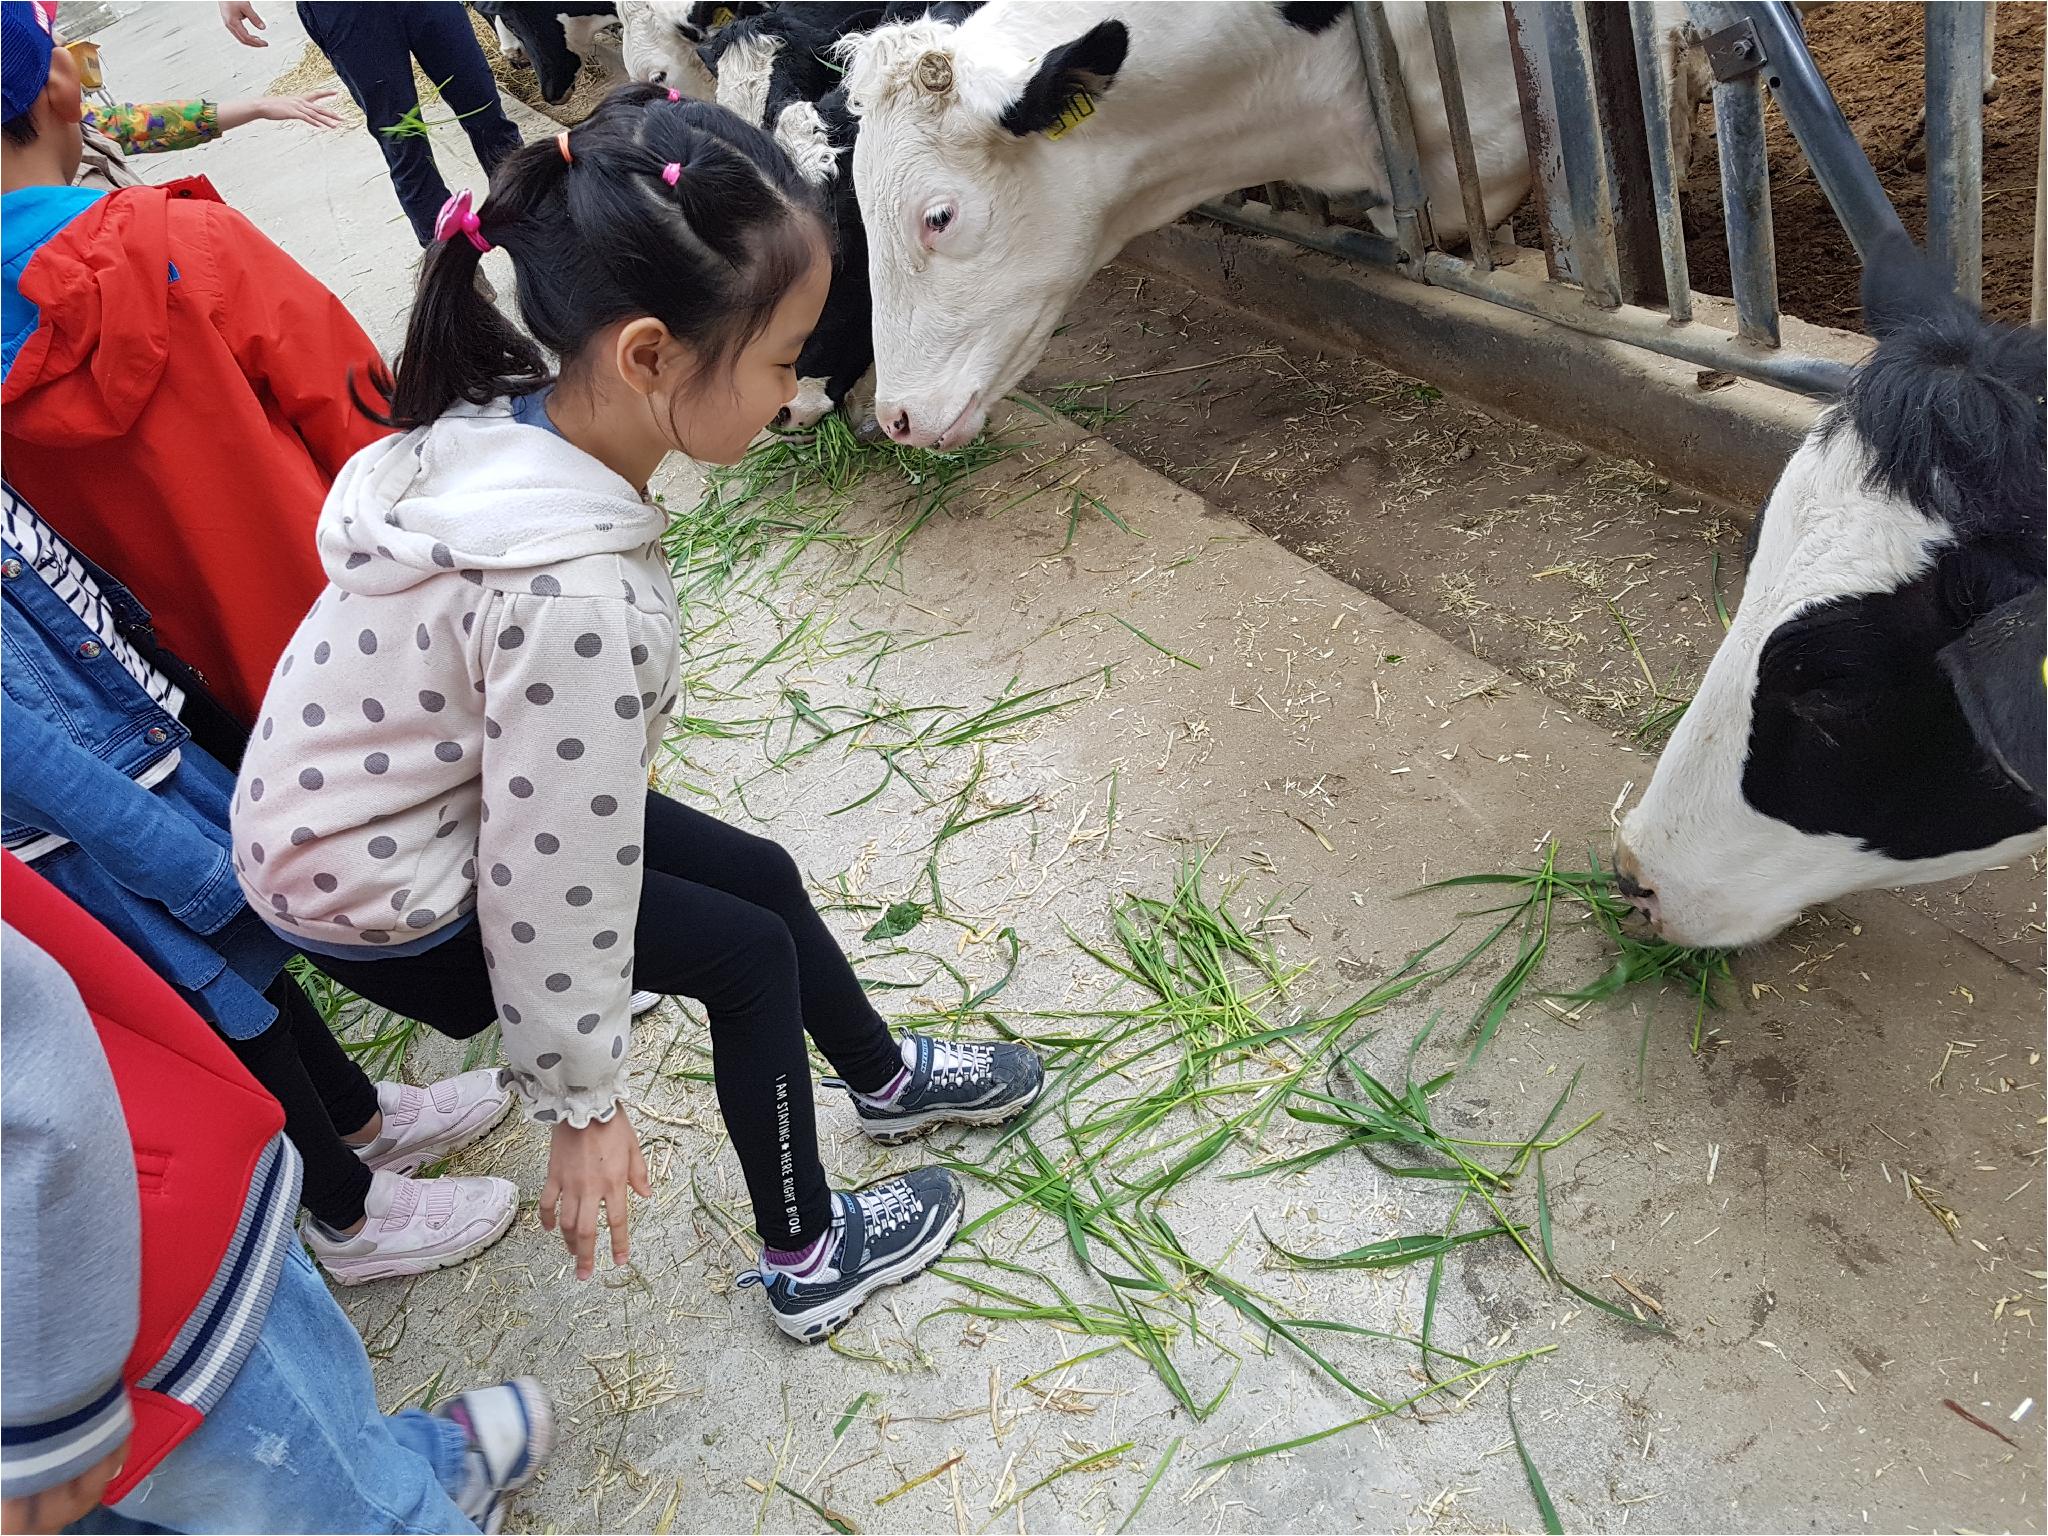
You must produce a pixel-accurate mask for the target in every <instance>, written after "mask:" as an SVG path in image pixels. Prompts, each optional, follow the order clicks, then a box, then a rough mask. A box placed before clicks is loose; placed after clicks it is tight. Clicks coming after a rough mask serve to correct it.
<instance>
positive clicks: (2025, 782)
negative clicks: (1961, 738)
mask: <svg viewBox="0 0 2048 1536" xmlns="http://www.w3.org/2000/svg"><path fill="white" fill-rule="evenodd" d="M1941 666H1942V670H1943V671H1944V672H1946V673H1947V674H1948V678H1949V681H1950V682H1951V683H1953V684H1954V685H1955V690H1956V698H1957V700H1958V701H1959V702H1960V703H1961V704H1962V706H1963V715H1964V718H1966V719H1967V720H1968V721H1969V722H1970V733H1971V734H1972V735H1973V736H1975V737H1976V738H1977V744H1978V746H1980V747H1982V748H1983V749H1984V752H1985V755H1986V756H1988V757H1990V758H1991V759H1992V761H1994V762H1996V763H1997V764H1998V766H1999V767H2000V768H2002V769H2004V770H2005V773H2006V775H2007V776H2008V777H2009V778H2011V779H2012V780H2013V781H2014V782H2015V783H2017V784H2019V785H2020V786H2022V787H2023V788H2024V789H2026V790H2027V791H2028V793H2030V794H2031V795H2032V796H2033V797H2034V799H2035V801H2036V802H2039V801H2040V800H2041V798H2042V793H2043V787H2044V786H2043V780H2044V778H2048V606H2044V594H2043V590H2042V588H2040V587H2033V588H2031V589H2029V590H2028V591H2025V592H2022V593H2021V594H2020V595H2019V596H2018V597H2015V598H2013V599H2011V600H2010V601H2008V602H2006V603H2004V604H2002V605H2000V606H1999V607H1997V608H1994V609H1992V610H1991V612H1989V613H1987V614H1986V615H1984V617H1983V618H1981V619H1979V620H1977V621H1976V622H1975V623H1974V624H1972V625H1971V626H1970V627H1969V628H1968V629H1966V630H1964V631H1963V633H1962V636H1961V637H1960V638H1959V639H1956V640H1952V641H1950V642H1949V643H1948V644H1947V645H1945V646H1943V647H1942V650H1941Z"/></svg>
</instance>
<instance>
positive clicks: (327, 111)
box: [216, 89, 345, 133]
mask: <svg viewBox="0 0 2048 1536" xmlns="http://www.w3.org/2000/svg"><path fill="white" fill-rule="evenodd" d="M335 94H336V93H335V92H334V91H333V90H331V89H330V90H325V91H309V92H307V93H306V94H305V95H304V96H262V97H258V98H256V99H254V100H244V101H224V102H222V103H221V104H220V107H219V109H218V111H217V113H216V120H217V121H218V122H219V123H220V131H221V132H222V133H226V132H227V131H228V130H229V129H230V128H239V127H241V126H242V124H244V123H253V122H255V121H256V120H257V119H258V118H267V119H268V120H269V121H271V122H273V123H293V122H297V123H306V124H308V125H310V126H311V127H314V128H340V127H343V126H345V125H344V124H343V123H342V120H341V116H340V114H339V113H337V112H336V111H335V110H334V109H333V108H332V107H331V106H329V105H328V103H330V102H332V101H333V100H334V98H335Z"/></svg>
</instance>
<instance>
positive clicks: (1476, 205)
mask: <svg viewBox="0 0 2048 1536" xmlns="http://www.w3.org/2000/svg"><path fill="white" fill-rule="evenodd" d="M1423 11H1424V13H1425V14H1426V15H1427V16H1428V18H1429V46H1430V49H1431V51H1433V52H1434V53H1435V54H1436V78H1437V86H1438V88H1439V91H1440V93H1441V94H1442V96H1443V99H1444V120H1445V122H1446V124H1447V125H1448V126H1449V128H1450V132H1451V159H1452V160H1453V161H1455V162H1456V163H1457V167H1458V196H1459V199H1460V200H1461V201H1462V202H1463V203H1464V205H1465V239H1466V241H1467V243H1468V244H1469V245H1470V247H1471V251H1472V261H1473V264H1474V265H1475V266H1477V267H1478V268H1479V269H1480V270H1481V271H1482V272H1491V271H1492V270H1493V226H1491V225H1490V224H1488V223H1487V222H1486V195H1485V193H1484V192H1483V191H1482V190H1481V188H1480V185H1479V157H1478V156H1477V155H1475V154H1474V153H1473V152H1472V119H1471V117H1470V116H1469V115H1468V114H1467V113H1466V111H1465V80H1464V76H1463V75H1461V74H1460V73H1459V71H1458V44H1457V42H1456V40H1455V39H1453V38H1452V36H1451V8H1450V6H1449V5H1448V4H1446V3H1445V0H1428V3H1427V4H1425V5H1424V6H1423Z"/></svg>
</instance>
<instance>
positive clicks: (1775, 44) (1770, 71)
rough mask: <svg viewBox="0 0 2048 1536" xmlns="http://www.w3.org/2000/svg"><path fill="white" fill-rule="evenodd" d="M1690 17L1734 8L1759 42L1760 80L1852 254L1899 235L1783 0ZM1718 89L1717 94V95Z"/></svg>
mask: <svg viewBox="0 0 2048 1536" xmlns="http://www.w3.org/2000/svg"><path fill="white" fill-rule="evenodd" d="M1691 9H1692V11H1693V13H1694V15H1695V16H1697V15H1699V14H1700V12H1701V11H1702V10H1705V11H1708V12H1712V13H1717V14H1720V15H1727V14H1733V13H1739V14H1740V15H1742V16H1744V17H1747V18H1748V19H1749V22H1750V24H1751V25H1752V26H1754V27H1755V28H1756V34H1757V39H1758V41H1759V42H1760V43H1761V44H1762V46H1763V55H1764V67H1763V71H1762V73H1763V76H1764V83H1765V84H1766V85H1768V86H1769V87H1770V88H1771V96H1772V98H1773V99H1774V100H1776V102H1777V103H1778V110H1779V111H1780V112H1782V113H1784V114H1785V124H1786V126H1787V127H1789V128H1790V129H1791V130H1792V136H1793V137H1794V138H1795V139H1797V140H1798V141H1799V147H1800V148H1801V149H1802V150H1804V151H1805V153H1806V159H1807V162H1808V163H1809V164H1810V165H1811V166H1812V167H1813V176H1814V180H1815V181H1817V182H1819V183H1820V189H1821V191H1822V192H1823V193H1824V194H1826V196H1827V200H1828V203H1829V204H1830V206H1832V207H1833V208H1834V210H1835V217H1836V218H1838V219H1840V220H1841V221H1842V228H1843V229H1844V230H1846V231H1848V235H1849V241H1850V243H1851V244H1852V245H1854V246H1855V247H1856V254H1857V255H1858V256H1861V257H1864V258H1866V259H1867V258H1868V257H1869V255H1870V248H1871V245H1872V243H1873V242H1874V241H1876V240H1878V239H1879V238H1881V237H1883V236H1886V235H1893V234H1896V235H1904V234H1905V232H1906V229H1905V226H1904V225H1903V224H1901V223H1900V222H1899V215H1898V211H1897V210H1896V209H1894V208H1893V207H1892V204H1891V199H1890V198H1889V197H1887V196H1885V190H1884V185H1883V183H1881V182H1880V181H1879V180H1878V179H1877V172H1876V171H1874V170H1872V169H1871V168H1870V161H1869V159H1868V158H1867V157H1866V156H1865V155H1864V153H1863V147H1862V145H1860V144H1858V143H1857V142H1856V135H1855V134H1854V133H1852V132H1850V130H1849V123H1848V120H1847V119H1846V118H1844V117H1843V116H1842V109H1841V108H1840V107H1839V106H1837V105H1836V104H1835V98H1834V93H1833V92H1831V91H1829V89H1828V87H1827V82H1826V81H1825V80H1823V79H1821V77H1820V70H1819V69H1818V68H1817V67H1816V66H1815V64H1814V62H1813V55H1812V54H1810V53H1809V52H1807V49H1806V38H1805V35H1804V34H1803V33H1802V32H1801V31H1800V29H1799V18H1798V16H1797V15H1796V13H1795V12H1794V11H1793V9H1792V7H1791V6H1789V5H1787V4H1785V3H1784V0H1750V3H1748V4H1743V5H1713V6H1705V7H1702V6H1701V5H1699V4H1698V3H1697V0H1695V3H1694V4H1693V5H1692V6H1691ZM1717 94H1718V93H1717Z"/></svg>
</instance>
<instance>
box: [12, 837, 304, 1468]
mask: <svg viewBox="0 0 2048 1536" xmlns="http://www.w3.org/2000/svg"><path fill="white" fill-rule="evenodd" d="M0 910H4V912H5V913H6V917H7V922H8V924H9V926H11V927H13V928H14V929H15V930H16V931H17V932H19V933H20V934H21V935H22V936H23V937H25V938H27V939H28V940H29V941H30V942H32V943H34V944H35V945H36V946H37V947H39V948H40V949H42V950H43V951H44V952H45V953H47V954H48V955H49V956H50V958H51V959H53V960H55V961H56V962H57V963H58V964H59V965H61V966H62V967H63V968H64V969H65V971H66V972H67V973H68V974H69V975H70V977H71V982H72V985H74V986H75V987H77V988H78V991H79V995H80V996H81V997H82V998H83V999H84V1000H85V1006H86V1011H87V1012H88V1013H90V1014H91V1015H92V1021H93V1027H94V1028H95V1029H97V1030H98V1031H99V1037H100V1044H101V1046H102V1047H103V1048H104V1049H105V1051H106V1053H107V1065H108V1066H109V1067H111V1068H112V1069H113V1074H114V1089H115V1091H116V1092H117V1093H118V1094H119V1095H120V1096H121V1108H122V1111H123V1113H124V1115H125V1116H126V1118H127V1121H128V1138H129V1140H130V1141H131V1142H132V1143H133V1144H134V1148H135V1173H136V1183H137V1192H138V1195H139V1198H140V1205H141V1212H142V1295H141V1303H142V1306H141V1321H140V1326H139V1327H138V1328H137V1329H136V1333H135V1346H134V1348H133V1349H131V1350H130V1351H129V1354H128V1359H127V1361H126V1363H125V1364H124V1365H123V1366H122V1369H121V1376H122V1379H123V1380H124V1381H125V1382H127V1384H128V1401H129V1407H130V1408H131V1409H132V1410H133V1413H134V1417H135V1428H134V1432H133V1437H132V1439H131V1440H130V1441H129V1448H128V1458H127V1461H126V1462H125V1463H124V1464H123V1466H122V1468H121V1474H120V1476H118V1477H116V1478H115V1479H114V1481H113V1482H112V1483H111V1484H109V1485H108V1487H107V1491H106V1493H105V1495H104V1496H103V1502H105V1503H107V1504H113V1503H115V1502H116V1501H118V1500H120V1499H122V1498H125V1497H126V1496H127V1495H128V1493H129V1492H130V1491H131V1490H132V1489H133V1488H134V1487H135V1485H136V1484H137V1483H139V1482H141V1481H142V1479H143V1478H144V1477H145V1476H147V1475H148V1473H149V1472H150V1470H151V1469H152V1468H153V1467H155V1466H156V1464H157V1463H158V1462H160V1461H162V1460H163V1459H164V1457H165V1456H166V1455H167V1454H169V1452H170V1451H171V1449H172V1447H174V1446H175V1445H176V1444H177V1443H178V1442H179V1441H180V1440H182V1439H184V1438H185V1437H186V1436H187V1435H189V1434H191V1433H192V1431H193V1430H195V1429H197V1428H198V1427H199V1424H200V1420H201V1413H200V1411H199V1410H198V1409H196V1408H194V1407H193V1406H192V1405H191V1404H190V1403H188V1402H183V1401H179V1400H178V1399H177V1398H176V1397H173V1396H167V1395H165V1393H163V1392H155V1391H148V1390H145V1389H144V1388H142V1387H140V1386H137V1385H136V1383H137V1382H139V1381H142V1380H144V1379H146V1378H148V1377H149V1376H150V1374H151V1372H152V1371H153V1370H154V1369H155V1368H156V1367H157V1366H158V1364H159V1362H162V1361H164V1360H165V1358H166V1356H167V1355H168V1353H169V1352H170V1350H171V1348H172V1346H173V1344H174V1343H176V1342H177V1340H178V1334H179V1331H180V1330H181V1329H182V1328H183V1327H184V1326H185V1323H186V1320H187V1319H189V1318H191V1317H192V1316H193V1315H194V1313H195V1312H196V1311H197V1310H198V1309H199V1308H200V1307H201V1306H202V1305H203V1304H204V1303H205V1302H206V1301H207V1291H208V1289H209V1287H210V1286H211V1285H212V1284H213V1281H214V1277H215V1276H216V1275H217V1274H220V1273H221V1271H222V1268H223V1263H224V1261H225V1260H226V1258H227V1256H228V1251H229V1248H230V1245H231V1244H234V1243H236V1242H237V1240H238V1235H237V1225H238V1223H239V1221H240V1219H241V1217H242V1214H243V1211H244V1208H245V1206H247V1205H248V1204H249V1199H250V1193H251V1185H252V1182H253V1181H254V1180H255V1178H256V1176H257V1173H258V1170H259V1168H260V1167H264V1166H268V1165H273V1164H275V1163H276V1161H277V1157H276V1154H274V1153H273V1152H272V1144H273V1143H275V1142H277V1141H278V1133H279V1132H280V1131H282V1130H283V1129H284V1111H283V1110H282V1109H280V1108H278V1104H277V1100H275V1099H273V1098H272V1097H271V1096H270V1095H269V1094H267V1093H265V1092H264V1091H263V1090H262V1089H261V1088H259V1087H258V1086H257V1085H256V1080H255V1079H254V1078H252V1077H250V1076H249V1074H248V1072H247V1071H246V1070H244V1068H243V1066H242V1064H241V1063H240V1062H238V1061H236V1060H235V1058H234V1056H233V1054H232V1053H230V1052H229V1050H228V1048H227V1046H225V1045H224V1044H222V1043H221V1041H220V1039H219V1038H218V1037H217V1036H216V1035H215V1034H214V1032H213V1031H212V1030H211V1029H209V1028H208V1027H207V1025H206V1023H205V1022H204V1021H203V1020H202V1019H201V1018H200V1017H199V1015H198V1014H196V1013H194V1012H193V1011H192V1010H191V1009H190V1008H188V1007H186V1006H185V1004H184V1003H183V1002H182V1001H180V1000H179V998H178V995H177V994H176V993H175V992H173V991H172V990H171V989H170V988H169V987H168V986H166V985H165V984H164V982H163V981H162V980H161V979H159V978H158V976H157V974H156V972H154V971H152V970H151V969H150V968H149V967H148V966H146V965H144V964H143V963H142V961H141V960H139V959H137V958H136V956H135V953H134V952H133V951H132V950H130V949H128V948H127V947H126V946H125V945H123V944H122V943H121V942H120V940H118V939H116V938H115V937H114V936H113V935H112V934H111V933H109V932H107V930H106V929H104V928H102V927H101V926H100V925H99V923H98V922H96V921H95V920H94V919H93V918H92V917H91V916H89V915H88V914H87V913H86V912H85V911H84V909H83V908H81V907H79V906H77V905H76V904H74V903H73V902H72V900H71V898H70V897H68V896H66V895H65V894H64V893H63V892H61V891H59V890H58V889H57V888H56V887H55V886H53V885H51V884H50V883H49V882H48V881H47V880H45V879H43V877H42V876H41V875H39V874H37V873H36V872H35V871H34V870H32V869H30V868H29V867H28V866H27V865H26V864H23V863H22V862H21V861H20V860H19V859H17V858H15V856H14V855H13V854H11V853H9V854H4V855H0ZM284 1155H285V1158H286V1166H287V1167H288V1168H290V1169H292V1170H293V1171H294V1172H293V1176H294V1178H295V1177H296V1173H295V1170H296V1163H294V1162H292V1161H291V1159H290V1154H289V1152H288V1151H287V1152H286V1153H285V1154H284ZM295 1191H296V1185H295V1184H294V1185H293V1186H292V1189H291V1190H282V1191H280V1192H279V1198H285V1197H286V1196H289V1197H290V1200H291V1205H292V1206H296V1204H297V1200H296V1193H295ZM286 1221H287V1223H288V1222H289V1208H288V1209H287V1214H286ZM288 1232H289V1226H288V1225H287V1233H288ZM244 1241H245V1242H246V1239H244ZM265 1294H267V1291H266V1293H265ZM258 1326H260V1323H259V1324H258ZM187 1343H188V1348H189V1347H190V1341H187ZM170 1385H171V1383H168V1382H167V1383H166V1386H167V1387H169V1386H170Z"/></svg>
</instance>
